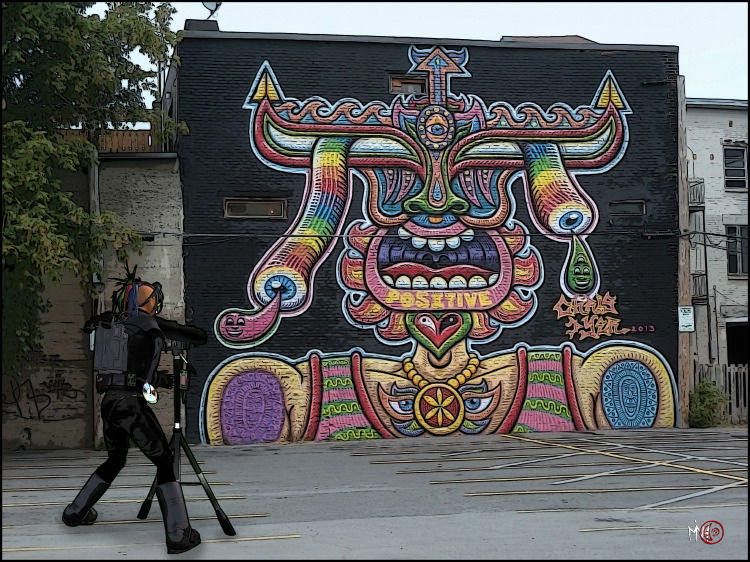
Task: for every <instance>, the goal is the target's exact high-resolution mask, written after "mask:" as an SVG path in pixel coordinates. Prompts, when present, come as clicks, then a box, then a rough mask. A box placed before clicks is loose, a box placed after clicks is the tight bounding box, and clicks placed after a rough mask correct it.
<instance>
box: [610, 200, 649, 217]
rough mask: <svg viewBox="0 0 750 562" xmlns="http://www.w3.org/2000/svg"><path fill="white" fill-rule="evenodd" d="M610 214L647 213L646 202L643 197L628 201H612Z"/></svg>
mask: <svg viewBox="0 0 750 562" xmlns="http://www.w3.org/2000/svg"><path fill="white" fill-rule="evenodd" d="M609 214H610V215H620V216H626V215H645V214H646V202H645V201H643V200H641V199H631V200H627V201H610V203H609Z"/></svg>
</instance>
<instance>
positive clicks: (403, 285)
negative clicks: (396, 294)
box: [396, 275, 411, 289]
mask: <svg viewBox="0 0 750 562" xmlns="http://www.w3.org/2000/svg"><path fill="white" fill-rule="evenodd" d="M396 288H398V289H411V279H409V278H408V277H407V276H406V275H400V276H399V277H398V279H396Z"/></svg>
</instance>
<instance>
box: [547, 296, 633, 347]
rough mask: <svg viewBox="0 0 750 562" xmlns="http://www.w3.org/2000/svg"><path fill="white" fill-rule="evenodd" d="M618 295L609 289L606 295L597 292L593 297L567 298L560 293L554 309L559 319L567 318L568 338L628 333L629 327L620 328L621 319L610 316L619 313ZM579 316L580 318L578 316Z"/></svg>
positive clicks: (595, 337)
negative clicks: (614, 295)
mask: <svg viewBox="0 0 750 562" xmlns="http://www.w3.org/2000/svg"><path fill="white" fill-rule="evenodd" d="M616 301H617V297H613V296H612V295H610V294H609V291H607V292H606V293H605V294H604V295H600V294H598V293H597V294H595V295H594V296H593V297H585V296H576V297H573V298H570V299H567V298H566V297H565V295H560V298H559V300H558V301H557V304H555V306H554V307H552V309H553V310H554V311H555V312H556V313H557V319H558V320H560V319H561V318H567V321H566V322H565V326H566V327H567V328H570V329H569V330H566V332H565V333H566V334H567V335H568V339H571V340H572V339H574V338H575V337H576V336H578V339H579V340H585V339H586V338H594V339H599V338H600V337H601V336H612V335H614V334H627V333H628V332H630V331H631V330H630V329H629V328H620V322H621V320H620V319H619V318H614V317H612V316H608V315H609V314H618V312H617V309H616V308H615V303H616ZM576 317H578V318H576Z"/></svg>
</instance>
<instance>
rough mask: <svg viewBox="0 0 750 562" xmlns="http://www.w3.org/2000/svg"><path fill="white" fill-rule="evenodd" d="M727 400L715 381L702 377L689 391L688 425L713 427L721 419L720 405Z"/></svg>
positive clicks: (726, 396)
mask: <svg viewBox="0 0 750 562" xmlns="http://www.w3.org/2000/svg"><path fill="white" fill-rule="evenodd" d="M727 402H729V396H728V395H727V394H726V392H724V391H723V390H722V389H721V388H719V387H718V386H717V385H716V381H712V380H709V379H704V380H703V381H701V382H700V383H699V384H698V386H696V387H695V390H693V391H691V392H690V409H689V410H688V424H689V425H690V427H713V426H714V425H716V423H717V422H719V421H721V420H720V414H721V407H722V406H723V405H724V404H726V403H727Z"/></svg>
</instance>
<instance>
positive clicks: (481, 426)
mask: <svg viewBox="0 0 750 562" xmlns="http://www.w3.org/2000/svg"><path fill="white" fill-rule="evenodd" d="M408 57H409V60H410V62H411V68H410V72H413V73H417V74H420V75H422V76H426V77H427V92H426V94H420V95H413V94H412V95H401V96H398V97H397V98H396V99H395V100H394V101H393V102H392V103H391V104H390V105H387V104H385V103H382V102H372V103H369V104H367V105H362V104H361V103H359V102H358V101H356V100H354V99H344V100H340V101H338V102H336V103H333V104H332V103H330V102H328V101H327V100H324V99H322V98H317V97H310V98H308V99H306V100H305V101H300V100H297V99H292V98H286V97H285V96H284V94H283V92H282V89H281V86H280V85H279V83H278V82H277V80H276V77H275V75H274V73H273V70H272V68H271V66H270V64H269V63H267V62H266V63H264V64H263V65H262V66H261V68H260V69H259V70H258V73H257V75H256V78H255V82H254V84H253V86H252V88H251V91H250V93H249V95H248V97H247V100H246V102H245V105H244V108H245V109H248V110H250V142H251V146H252V149H253V151H254V153H255V155H256V156H257V157H258V158H259V159H260V160H261V161H262V162H264V163H265V164H266V165H268V166H270V167H273V168H275V169H279V170H283V171H286V172H291V173H300V174H304V175H305V179H306V185H305V193H304V197H303V205H302V207H301V210H300V211H299V213H298V215H297V216H296V218H295V219H294V221H293V223H292V224H291V226H290V228H289V230H288V231H287V233H286V235H285V236H284V237H282V238H281V239H280V240H278V241H277V242H276V243H275V244H274V245H273V246H272V247H271V248H269V250H268V251H267V252H266V254H265V255H264V257H263V258H262V259H261V260H260V261H259V262H258V263H257V265H256V266H255V268H254V270H253V271H252V272H251V274H250V276H249V280H248V283H247V296H248V300H249V302H250V304H251V307H250V308H248V309H247V310H242V309H227V310H225V311H223V312H222V313H220V314H219V315H218V316H217V319H216V325H215V333H216V337H217V338H218V339H219V341H220V342H222V344H223V345H225V346H226V347H228V348H231V349H250V348H252V347H255V346H258V345H259V344H260V343H262V342H264V341H266V340H267V339H269V338H271V337H273V335H274V333H275V332H276V330H277V328H278V326H279V325H280V323H281V322H282V321H284V319H285V318H289V317H295V316H299V315H301V314H304V313H305V312H306V311H307V310H308V308H309V307H310V304H311V302H312V295H313V291H314V289H315V276H316V273H317V271H318V269H319V267H320V265H321V264H322V263H323V262H324V261H325V260H326V259H327V258H328V257H329V255H330V254H331V252H332V251H333V249H334V247H335V242H336V240H337V239H338V238H339V237H343V238H344V249H343V251H342V252H341V254H340V255H339V256H338V261H337V275H338V283H339V285H340V286H341V288H342V289H343V291H344V298H343V302H342V313H343V314H344V316H345V318H346V319H347V321H348V322H349V323H351V324H352V325H353V326H356V327H358V328H361V329H364V330H370V331H372V334H373V336H374V337H375V338H376V339H377V340H378V341H380V342H382V343H386V344H392V345H402V344H405V343H407V344H411V345H412V352H411V353H409V354H407V356H405V357H390V356H385V355H382V354H381V355H378V354H371V353H369V354H368V353H367V352H366V351H364V350H360V349H356V350H349V351H344V350H328V351H326V352H320V351H317V350H315V351H312V350H311V351H310V353H308V355H307V356H306V357H305V358H302V359H290V358H288V357H283V356H278V355H273V356H271V355H268V354H263V353H262V352H260V351H256V352H245V353H241V354H240V355H236V356H233V357H230V358H229V359H228V360H227V361H225V362H224V363H222V364H221V365H218V366H217V367H216V369H215V370H214V372H213V373H212V374H211V376H210V377H209V379H208V381H207V383H206V387H205V390H204V393H203V403H202V408H201V425H202V428H201V435H202V438H203V440H204V442H208V443H214V444H219V443H232V444H235V443H249V442H259V441H274V440H282V439H361V438H390V437H413V436H419V435H434V436H440V435H448V434H452V433H456V432H462V433H467V434H476V433H482V432H486V433H495V432H508V431H539V430H548V431H561V430H574V429H585V428H595V427H600V428H608V427H626V426H627V427H650V426H670V425H672V424H673V421H674V400H675V393H674V381H673V377H672V374H671V371H670V369H669V366H668V365H667V364H666V362H665V361H664V359H663V358H662V357H661V356H660V355H659V353H658V352H657V351H656V350H653V349H649V348H647V347H646V346H643V345H639V344H637V343H633V342H621V341H619V342H618V341H609V342H606V343H604V344H602V345H600V346H598V347H596V348H594V349H593V350H590V351H589V352H588V353H586V354H582V353H579V352H577V351H576V350H575V348H574V347H573V346H572V345H571V344H563V345H561V346H560V347H557V348H536V347H533V345H531V344H526V343H522V344H517V345H516V346H515V347H514V348H513V349H509V350H506V351H502V352H497V353H494V354H489V355H486V356H484V357H479V355H478V354H477V353H476V352H475V351H474V350H473V346H474V345H475V344H478V343H488V342H491V341H493V340H496V339H497V338H499V337H500V335H501V334H502V333H503V332H504V331H505V330H508V329H512V328H514V327H517V326H520V325H522V324H525V323H527V322H530V321H532V318H533V317H534V316H535V314H537V312H538V311H537V297H536V290H537V289H538V288H539V287H540V285H541V284H542V283H543V282H545V268H544V266H543V259H542V256H541V254H540V252H539V250H538V249H537V248H536V247H535V246H534V245H533V244H532V242H531V236H530V231H529V229H528V226H527V225H525V224H522V223H521V222H520V221H519V220H517V219H516V217H515V215H516V202H515V199H514V196H513V192H512V190H511V186H512V185H514V184H516V185H519V186H520V187H521V188H522V192H523V194H524V199H525V203H526V206H527V208H528V211H529V216H530V218H531V221H532V222H533V227H534V228H535V229H536V230H537V231H538V232H539V233H541V235H543V236H545V237H546V238H548V239H550V240H553V241H555V242H559V243H561V244H566V245H567V248H568V251H567V257H566V259H565V261H564V263H562V264H555V265H554V266H553V267H552V269H553V270H559V277H558V280H559V287H560V291H561V302H568V301H567V300H566V299H570V301H569V302H578V301H580V300H585V301H591V302H593V301H596V300H597V299H599V300H600V299H601V298H602V297H601V295H600V294H599V289H600V286H601V283H602V280H601V275H600V273H599V269H598V266H597V263H596V259H595V256H594V253H593V252H592V250H591V248H590V247H589V245H588V242H587V238H588V236H589V235H590V234H591V233H592V232H593V231H594V229H595V228H596V226H597V222H598V212H597V207H596V204H595V202H594V201H593V199H592V198H591V197H590V196H589V195H588V194H587V193H586V192H585V190H584V189H583V187H582V186H581V184H580V183H579V179H578V177H579V176H583V175H585V174H600V173H604V172H606V171H607V170H609V169H610V168H611V167H612V166H614V165H615V164H616V163H617V162H618V161H620V160H621V159H622V158H623V156H624V154H625V152H626V150H627V146H628V127H627V120H626V118H627V115H629V114H630V113H631V110H630V108H629V106H628V104H627V102H626V100H625V96H624V95H623V93H622V92H621V91H620V88H619V86H618V84H617V81H616V79H615V76H614V75H613V73H612V72H607V73H605V75H604V76H603V77H602V80H601V83H600V86H599V88H598V90H597V91H596V92H594V93H593V96H592V101H591V103H590V104H588V105H585V106H581V107H577V108H575V109H574V108H571V107H570V106H568V105H566V104H564V103H557V104H555V105H553V106H551V107H549V108H548V109H547V110H542V109H541V108H540V107H538V106H537V105H535V104H533V103H524V104H521V105H519V106H517V107H512V106H510V105H508V104H507V103H505V102H495V103H493V104H492V105H489V106H487V105H486V104H485V102H484V101H483V100H481V99H479V98H477V97H476V96H474V95H466V94H456V93H454V92H453V91H452V88H451V78H452V77H456V76H470V74H469V72H468V70H467V67H468V59H469V54H468V51H467V50H466V49H462V50H459V51H452V50H447V49H443V48H440V47H435V48H432V49H426V50H421V49H417V48H415V47H411V48H410V49H409V50H408ZM355 176H356V177H358V178H359V179H361V181H362V182H363V183H364V185H365V187H366V192H365V199H364V202H363V205H362V211H363V215H364V218H363V219H357V220H351V221H349V222H347V213H348V211H349V208H350V205H351V199H352V187H353V183H354V177H355ZM607 298H608V299H611V297H609V293H607ZM612 302H613V301H612ZM557 306H558V307H559V306H560V303H558V305H557ZM611 308H612V309H614V306H612V307H611ZM556 310H557V312H558V318H559V317H560V314H561V312H560V310H559V309H556ZM552 312H553V311H552V310H550V311H544V313H545V314H551V313H552ZM571 316H572V315H571ZM608 320H609V321H610V324H609V325H610V326H614V329H612V328H609V329H608V330H609V331H607V330H605V329H603V331H601V333H602V334H603V333H606V334H607V335H612V334H617V333H626V332H627V330H618V329H617V325H616V324H612V318H608ZM290 321H294V320H290ZM571 321H573V320H572V319H571ZM596 337H599V332H597V336H596Z"/></svg>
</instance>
